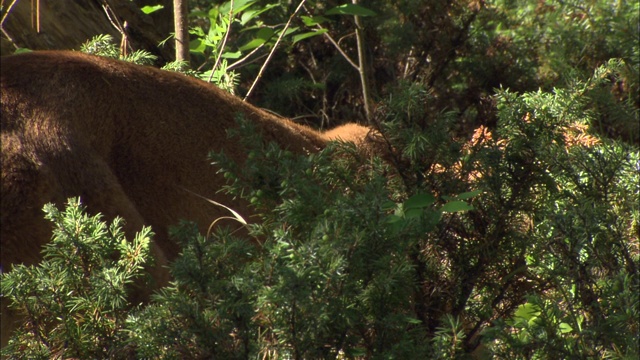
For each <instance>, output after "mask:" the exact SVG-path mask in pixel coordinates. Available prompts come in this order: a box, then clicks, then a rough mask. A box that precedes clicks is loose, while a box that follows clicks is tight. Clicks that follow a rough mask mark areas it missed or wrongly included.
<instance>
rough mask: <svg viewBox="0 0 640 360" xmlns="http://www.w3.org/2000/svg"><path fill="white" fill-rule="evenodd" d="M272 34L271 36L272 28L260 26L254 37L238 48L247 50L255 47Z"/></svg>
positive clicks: (264, 41)
mask: <svg viewBox="0 0 640 360" xmlns="http://www.w3.org/2000/svg"><path fill="white" fill-rule="evenodd" d="M272 36H273V30H271V29H269V28H262V29H260V30H258V32H257V33H256V37H255V38H254V39H252V40H251V41H249V42H248V43H246V44H244V45H243V46H241V47H240V48H238V50H240V51H247V50H252V49H255V48H257V47H258V46H260V45H262V44H264V43H266V42H267V41H268V40H269V39H270V38H271V37H272Z"/></svg>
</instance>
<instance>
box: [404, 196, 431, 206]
mask: <svg viewBox="0 0 640 360" xmlns="http://www.w3.org/2000/svg"><path fill="white" fill-rule="evenodd" d="M435 201H436V198H435V197H434V196H433V195H431V194H416V195H413V196H412V197H410V198H409V199H408V200H407V201H405V203H404V208H405V209H412V208H424V207H427V206H430V205H432V204H433V203H434V202H435Z"/></svg>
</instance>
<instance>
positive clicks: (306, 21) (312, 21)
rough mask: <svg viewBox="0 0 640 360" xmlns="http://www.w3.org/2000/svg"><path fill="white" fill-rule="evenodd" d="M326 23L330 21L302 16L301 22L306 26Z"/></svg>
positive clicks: (320, 17) (317, 17)
mask: <svg viewBox="0 0 640 360" xmlns="http://www.w3.org/2000/svg"><path fill="white" fill-rule="evenodd" d="M327 21H330V20H329V19H327V18H326V17H324V16H302V22H303V23H304V24H305V25H307V26H316V25H320V24H322V23H323V22H327Z"/></svg>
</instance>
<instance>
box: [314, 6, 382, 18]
mask: <svg viewBox="0 0 640 360" xmlns="http://www.w3.org/2000/svg"><path fill="white" fill-rule="evenodd" d="M326 14H327V15H354V16H375V15H376V13H375V12H373V11H371V10H369V9H367V8H365V7H362V6H360V5H355V4H344V5H340V6H336V7H334V8H333V9H331V10H329V11H327V13H326Z"/></svg>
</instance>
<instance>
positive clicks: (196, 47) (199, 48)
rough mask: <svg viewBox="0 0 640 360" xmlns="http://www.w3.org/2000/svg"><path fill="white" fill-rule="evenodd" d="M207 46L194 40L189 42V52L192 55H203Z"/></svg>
mask: <svg viewBox="0 0 640 360" xmlns="http://www.w3.org/2000/svg"><path fill="white" fill-rule="evenodd" d="M206 47H207V45H206V44H205V43H204V41H202V40H200V39H193V40H191V41H189V51H190V52H192V53H197V54H202V53H204V50H205V49H206Z"/></svg>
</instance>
